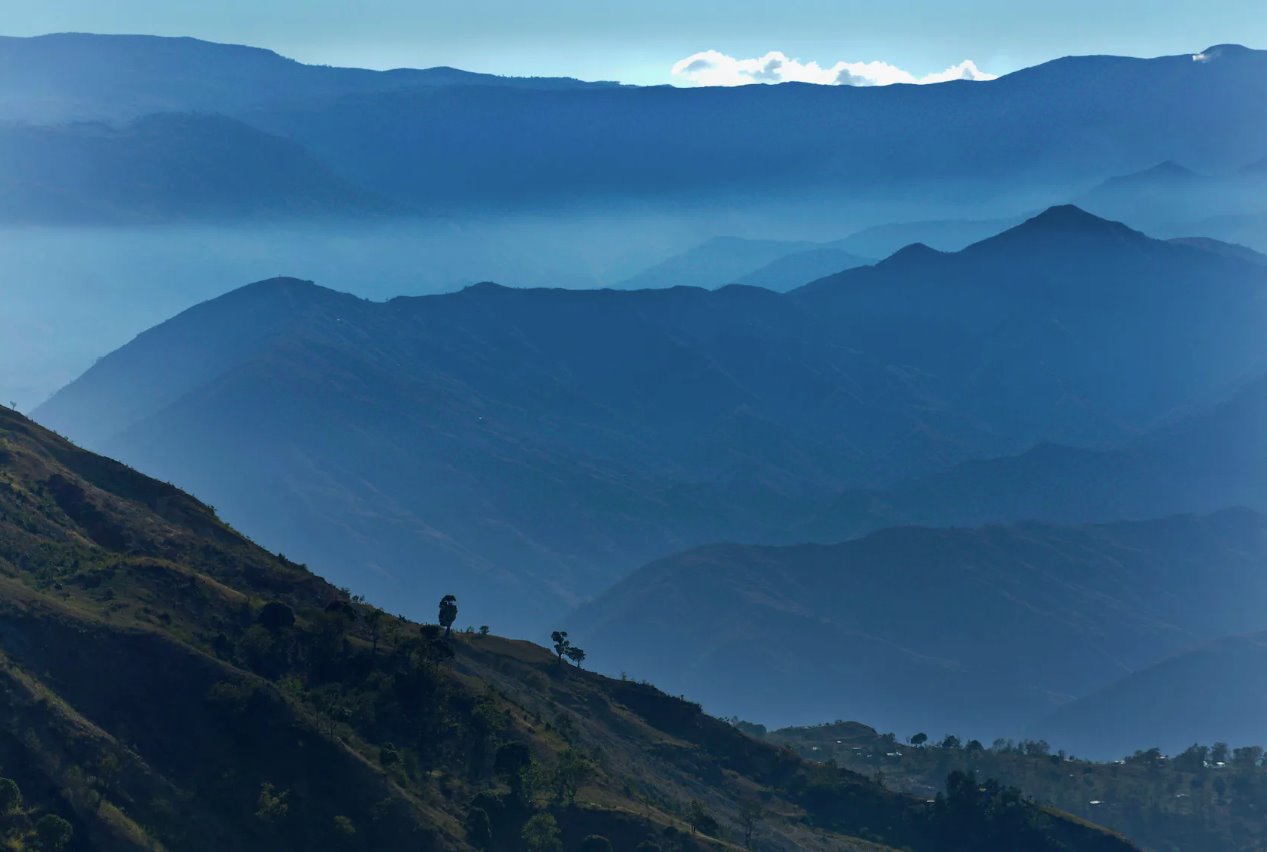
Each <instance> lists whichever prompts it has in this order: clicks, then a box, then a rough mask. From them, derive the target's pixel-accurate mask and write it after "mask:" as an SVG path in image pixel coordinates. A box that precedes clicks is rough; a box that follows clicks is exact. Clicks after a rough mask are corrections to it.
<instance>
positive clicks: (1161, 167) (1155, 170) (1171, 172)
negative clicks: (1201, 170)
mask: <svg viewBox="0 0 1267 852" xmlns="http://www.w3.org/2000/svg"><path fill="white" fill-rule="evenodd" d="M1139 174H1140V175H1155V176H1159V177H1160V176H1166V177H1191V176H1193V175H1195V174H1196V172H1194V171H1193V170H1192V169H1190V168H1188V167H1187V166H1185V165H1181V164H1180V163H1176V162H1175V161H1174V160H1163V161H1162V162H1160V163H1158V164H1157V165H1155V166H1153V167H1152V168H1150V169H1144V170H1143V171H1142V172H1140V173H1139Z"/></svg>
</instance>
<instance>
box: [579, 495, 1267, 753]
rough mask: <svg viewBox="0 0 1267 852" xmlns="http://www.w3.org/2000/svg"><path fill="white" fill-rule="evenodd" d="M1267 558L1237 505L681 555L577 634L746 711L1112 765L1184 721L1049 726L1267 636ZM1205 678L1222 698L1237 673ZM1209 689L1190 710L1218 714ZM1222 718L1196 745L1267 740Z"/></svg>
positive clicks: (587, 615) (609, 601)
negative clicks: (1050, 749)
mask: <svg viewBox="0 0 1267 852" xmlns="http://www.w3.org/2000/svg"><path fill="white" fill-rule="evenodd" d="M1265 561H1267V520H1265V519H1264V517H1263V516H1262V515H1258V514H1254V513H1250V512H1247V511H1244V510H1240V511H1230V512H1225V513H1221V514H1217V515H1213V516H1209V517H1202V518H1198V517H1193V516H1178V517H1174V518H1169V519H1165V520H1157V521H1148V522H1141V523H1119V524H1110V525H1097V526H1088V527H1054V526H1047V525H1039V524H1020V525H1012V526H996V527H984V528H977V529H941V530H935V529H928V528H918V527H896V528H892V529H888V530H884V531H881V532H877V533H874V534H872V535H870V536H867V537H865V538H861V539H857V540H854V541H850V542H846V543H844V544H836V545H798V546H793V547H754V546H738V545H717V546H713V547H706V548H701V549H698V550H692V551H687V552H686V553H683V554H679V555H677V556H673V557H670V558H668V559H663V560H660V561H658V562H654V563H652V564H650V565H648V566H646V567H644V568H642V569H640V570H639V571H637V572H635V573H633V574H632V575H631V576H629V577H628V578H626V579H625V580H623V581H621V582H620V583H619V584H617V585H616V586H614V587H613V588H612V589H610V590H609V591H607V592H606V593H604V594H603V595H602V596H600V597H599V598H598V599H597V600H595V601H594V602H593V603H591V604H589V605H588V606H586V607H584V608H582V609H581V611H580V612H578V613H577V614H576V616H575V617H574V618H573V619H572V622H571V623H572V624H573V625H574V626H575V628H576V629H577V630H578V632H580V633H582V634H583V635H585V636H587V637H589V642H590V644H591V645H592V646H593V647H595V648H599V649H601V653H600V656H601V657H602V658H603V659H604V661H605V662H604V664H603V665H604V666H605V667H607V668H608V669H609V670H611V671H626V672H629V673H630V674H631V675H633V676H639V675H640V674H641V673H643V672H653V673H654V674H655V677H656V678H657V680H658V681H659V682H661V683H663V684H664V685H665V687H666V688H668V689H670V690H689V691H690V692H691V693H692V694H694V695H696V696H698V697H699V698H700V699H701V700H702V701H704V702H705V704H706V705H707V706H709V707H713V708H718V709H719V710H721V709H724V710H725V712H731V713H738V714H740V715H741V716H745V717H748V718H753V719H759V720H766V721H769V722H773V723H775V724H782V723H788V722H805V721H808V720H823V719H841V718H843V719H859V718H861V719H882V720H884V724H886V725H887V726H889V727H891V728H894V729H896V730H897V731H899V732H901V731H918V730H932V731H935V732H938V734H939V735H940V733H941V732H952V733H957V734H959V735H960V736H963V737H965V738H967V737H977V738H983V739H984V738H992V734H991V732H993V736H1009V735H1011V736H1015V735H1019V734H1021V733H1022V732H1025V731H1026V730H1027V729H1028V730H1029V731H1030V732H1031V733H1034V734H1035V735H1045V736H1047V738H1048V739H1049V740H1050V741H1051V742H1054V743H1058V744H1060V746H1062V747H1067V748H1069V749H1071V750H1072V749H1077V753H1078V754H1088V753H1091V754H1096V755H1098V756H1100V757H1112V756H1114V755H1115V754H1120V753H1125V752H1129V751H1130V750H1133V749H1135V748H1148V747H1150V746H1153V745H1157V744H1161V745H1163V746H1165V747H1171V746H1173V745H1178V743H1175V742H1174V736H1175V732H1177V731H1181V730H1186V728H1185V726H1184V725H1182V724H1178V723H1177V722H1175V723H1174V724H1172V725H1171V727H1170V728H1168V729H1167V730H1166V732H1165V733H1166V734H1167V736H1166V737H1165V738H1162V739H1157V737H1158V736H1159V735H1160V734H1161V733H1163V732H1162V731H1160V730H1159V723H1158V724H1152V725H1150V726H1145V725H1143V724H1142V722H1141V720H1140V719H1139V718H1138V717H1137V716H1135V715H1133V709H1134V708H1132V707H1128V706H1126V704H1125V702H1117V703H1113V702H1110V701H1109V700H1107V699H1104V700H1096V699H1094V698H1087V702H1088V703H1087V706H1086V708H1085V709H1083V710H1079V705H1073V706H1072V707H1071V708H1070V709H1069V710H1068V711H1067V712H1068V713H1069V714H1070V718H1071V721H1070V723H1069V724H1063V725H1060V726H1059V727H1058V728H1057V727H1056V726H1055V725H1054V723H1053V726H1052V727H1051V728H1048V727H1046V726H1045V722H1044V721H1042V720H1044V718H1045V717H1046V716H1047V715H1048V714H1049V713H1052V712H1053V711H1054V710H1055V709H1056V708H1057V707H1058V706H1061V705H1063V704H1068V703H1069V702H1071V701H1073V700H1074V699H1079V698H1084V697H1087V696H1091V695H1093V694H1094V693H1097V692H1098V691H1099V690H1101V689H1105V688H1107V687H1109V686H1110V685H1111V684H1115V683H1117V681H1119V680H1120V679H1122V678H1123V677H1124V676H1126V675H1129V674H1131V673H1132V672H1139V671H1141V670H1144V669H1146V668H1147V667H1148V666H1150V665H1152V664H1154V663H1157V662H1159V661H1161V660H1163V659H1165V658H1167V657H1169V656H1171V655H1173V654H1176V653H1179V652H1182V651H1187V650H1188V649H1190V648H1192V647H1193V646H1195V645H1198V644H1200V643H1202V642H1204V641H1208V640H1212V639H1214V638H1216V637H1220V636H1223V635H1225V634H1230V633H1238V632H1243V631H1247V630H1253V629H1259V628H1262V627H1263V626H1265V625H1267V614H1265V613H1264V607H1265V606H1267V573H1264V571H1263V570H1262V568H1263V565H1264V562H1265ZM631 637H636V638H631ZM1207 675H1208V676H1209V677H1210V679H1211V682H1212V683H1213V682H1217V683H1219V684H1221V685H1223V686H1224V692H1225V694H1226V689H1227V684H1228V679H1227V678H1224V677H1223V676H1222V675H1221V674H1218V673H1217V672H1216V670H1214V669H1210V670H1208V671H1207ZM754 678H759V680H760V682H761V684H762V687H761V688H760V689H755V688H753V679H754ZM1192 686H1193V688H1194V689H1195V688H1196V684H1195V681H1193V683H1192ZM1123 688H1125V687H1123ZM1260 691H1261V690H1260ZM1200 695H1201V693H1200V691H1199V690H1198V691H1196V693H1195V694H1194V697H1193V698H1192V699H1191V700H1192V702H1193V705H1194V706H1205V705H1206V703H1209V702H1204V700H1203V699H1202V698H1201V697H1200ZM1253 706H1260V705H1253ZM1237 712H1238V713H1239V712H1240V711H1237ZM1075 713H1076V714H1077V721H1076V723H1075V722H1073V721H1072V716H1073V714H1075ZM1164 715H1165V714H1164V712H1159V713H1158V716H1164ZM1250 717H1251V714H1244V718H1245V719H1246V720H1248V719H1249V718H1250ZM1172 721H1173V720H1172ZM1223 721H1224V720H1223V719H1222V718H1221V717H1212V718H1211V719H1210V720H1209V724H1207V725H1204V726H1197V727H1196V728H1193V730H1192V732H1191V733H1188V734H1186V736H1188V737H1189V739H1191V738H1193V737H1195V738H1197V739H1201V738H1202V737H1206V738H1215V739H1220V738H1221V739H1228V738H1230V737H1231V736H1232V735H1233V734H1234V733H1235V734H1237V735H1239V736H1241V739H1239V740H1237V741H1238V742H1258V741H1261V740H1263V739H1264V738H1267V720H1264V719H1262V718H1259V719H1258V720H1257V722H1256V723H1253V724H1251V723H1249V722H1248V721H1246V724H1245V725H1243V726H1242V727H1241V728H1240V729H1238V730H1232V729H1228V728H1226V727H1223V726H1222V723H1223ZM1132 725H1138V728H1137V729H1136V730H1132V728H1131V726H1132ZM1079 730H1081V731H1083V732H1084V733H1082V734H1081V735H1076V732H1077V731H1079ZM1110 731H1111V733H1110ZM1056 732H1058V733H1059V736H1057V735H1056ZM1097 736H1100V737H1101V739H1100V740H1099V741H1098V742H1097V743H1094V744H1093V743H1092V741H1093V740H1094V739H1095V738H1096V737H1097ZM1186 744H1187V743H1184V745H1186ZM1123 750H1125V752H1124V751H1123Z"/></svg>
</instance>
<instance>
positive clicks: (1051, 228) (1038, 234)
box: [965, 204, 1148, 251]
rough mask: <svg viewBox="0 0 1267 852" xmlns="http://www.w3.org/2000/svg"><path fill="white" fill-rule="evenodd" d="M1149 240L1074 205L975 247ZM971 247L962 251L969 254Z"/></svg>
mask: <svg viewBox="0 0 1267 852" xmlns="http://www.w3.org/2000/svg"><path fill="white" fill-rule="evenodd" d="M1106 238H1112V239H1122V238H1128V239H1141V240H1146V239H1148V238H1147V237H1146V236H1144V235H1143V234H1141V233H1140V232H1139V231H1136V230H1134V229H1132V228H1128V227H1127V226H1126V225H1123V224H1122V223H1121V222H1114V221H1111V220H1109V219H1102V218H1100V217H1099V216H1096V215H1095V214H1094V213H1088V212H1087V211H1086V210H1083V209H1082V208H1081V207H1078V206H1076V205H1073V204H1058V205H1056V206H1055V207H1049V208H1047V209H1046V210H1044V211H1043V212H1042V213H1039V214H1038V215H1037V216H1034V217H1032V218H1030V219H1027V220H1025V221H1024V222H1022V223H1021V224H1019V225H1017V226H1016V227H1015V228H1011V229H1009V230H1007V231H1004V232H1003V233H1001V234H999V235H998V236H995V237H991V238H990V239H988V240H983V241H982V242H980V243H977V245H978V246H981V245H986V244H994V243H996V241H1000V240H1006V241H1013V240H1017V239H1027V240H1028V239H1043V240H1048V239H1057V240H1060V241H1062V242H1068V241H1069V240H1071V239H1075V240H1077V239H1082V240H1085V239H1106ZM972 248H974V247H972V246H970V247H969V248H968V249H965V251H970V250H971V249H972Z"/></svg>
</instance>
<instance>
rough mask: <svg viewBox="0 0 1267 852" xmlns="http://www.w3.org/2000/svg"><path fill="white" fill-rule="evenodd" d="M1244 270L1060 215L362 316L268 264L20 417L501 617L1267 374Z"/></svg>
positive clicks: (337, 564) (841, 516) (369, 306)
mask: <svg viewBox="0 0 1267 852" xmlns="http://www.w3.org/2000/svg"><path fill="white" fill-rule="evenodd" d="M1264 282H1267V269H1264V268H1263V267H1260V266H1258V265H1256V264H1252V263H1249V262H1247V261H1244V260H1241V259H1239V258H1236V257H1228V256H1226V255H1225V254H1224V253H1222V252H1211V251H1206V250H1204V249H1201V248H1199V247H1193V246H1189V245H1176V244H1171V243H1166V242H1162V241H1157V240H1151V239H1149V238H1147V237H1145V236H1143V235H1142V234H1139V233H1137V232H1134V231H1131V230H1130V229H1127V228H1125V227H1123V226H1121V225H1116V224H1113V223H1109V222H1105V221H1103V220H1099V219H1096V218H1095V217H1091V216H1089V215H1087V214H1084V213H1081V212H1080V211H1077V210H1073V209H1056V210H1053V211H1049V212H1048V213H1046V214H1044V215H1042V216H1039V217H1036V218H1035V219H1033V220H1031V221H1029V222H1027V223H1025V224H1024V225H1021V226H1018V227H1017V228H1014V229H1012V230H1010V231H1008V232H1005V233H1004V234H1002V235H1000V236H998V237H995V238H992V239H990V240H987V241H985V242H982V243H979V244H976V245H974V246H972V247H970V248H968V249H966V250H964V251H963V252H960V253H957V254H942V253H938V252H935V251H933V250H931V249H927V248H918V247H912V248H908V249H906V250H904V251H902V252H899V253H898V254H897V255H895V256H893V257H892V258H890V259H888V260H886V261H884V262H882V263H880V264H878V265H876V266H874V267H862V268H859V269H855V270H850V271H847V272H844V273H841V274H839V275H837V276H833V277H830V278H827V279H823V280H820V281H818V282H816V283H814V284H812V285H810V286H807V287H804V288H801V289H799V290H796V291H794V292H792V293H789V294H777V293H773V292H770V291H767V290H763V289H758V288H753V287H740V286H731V287H725V288H722V289H721V290H717V291H711V292H710V291H704V290H700V289H690V288H671V289H667V290H646V291H597V292H573V291H551V290H534V291H524V290H510V289H507V288H502V287H497V286H495V285H480V286H477V287H473V288H469V289H467V290H465V291H462V292H461V293H457V294H451V295H446V296H434V297H423V298H414V299H396V300H393V301H391V302H387V303H383V304H375V303H369V302H363V301H360V300H358V299H355V298H352V297H350V296H346V295H342V294H337V293H333V292H331V291H328V290H323V289H321V288H319V287H315V286H313V285H310V284H304V283H302V282H296V281H287V280H278V281H271V282H263V283H261V284H257V285H253V286H251V287H248V288H244V289H243V290H240V291H237V292H235V293H232V294H230V295H228V296H225V297H223V298H220V299H217V300H214V301H212V302H208V303H206V304H204V305H202V306H199V307H197V308H195V309H193V310H190V311H188V312H186V313H185V314H182V315H181V316H179V317H177V318H175V319H173V320H172V321H170V322H168V323H165V324H163V325H161V326H159V327H157V328H155V329H153V330H151V331H149V332H147V333H145V334H143V335H141V336H140V337H138V338H137V339H136V340H135V341H134V342H133V343H131V344H129V345H128V346H126V347H124V348H122V349H121V350H119V351H117V352H115V353H114V354H112V355H110V356H108V357H106V358H104V359H102V360H101V361H100V362H99V363H98V364H97V365H96V366H95V367H93V368H92V369H91V370H89V371H88V373H86V374H85V375H84V376H83V377H81V378H80V379H79V380H77V381H76V382H75V383H73V384H72V385H70V386H69V387H67V388H66V389H64V390H63V391H61V392H60V393H59V394H58V395H57V396H55V397H54V398H53V399H52V400H51V401H50V402H49V403H48V404H46V405H45V406H43V407H42V408H40V409H39V410H38V412H37V415H38V416H39V417H40V418H41V420H43V421H44V422H46V423H48V424H49V425H50V426H53V427H54V428H57V429H59V430H61V431H63V432H65V433H67V434H69V435H71V436H73V437H75V438H76V439H77V440H82V441H84V442H85V443H86V444H87V445H89V446H91V447H93V448H94V449H101V450H106V451H108V452H110V453H112V454H115V455H117V456H119V457H121V458H123V459H125V460H126V461H128V462H129V463H132V464H135V465H137V466H138V467H139V468H141V469H143V470H146V471H149V472H151V473H153V474H156V475H159V476H163V477H166V478H170V479H172V480H173V481H176V482H179V483H181V484H182V485H184V486H186V487H189V488H191V489H193V490H194V491H195V492H196V493H197V494H199V495H200V496H201V497H204V498H206V499H209V500H211V501H213V502H214V503H216V504H217V505H218V506H220V507H221V508H222V509H223V511H224V512H225V515H226V517H228V518H229V519H230V520H231V521H232V522H234V523H235V524H239V525H241V527H242V528H243V529H244V530H246V531H247V532H248V533H251V534H253V535H259V536H260V537H261V538H266V539H268V540H270V541H274V542H277V543H278V544H279V545H280V546H283V547H284V548H286V551H287V552H288V553H292V554H295V555H296V556H299V557H301V558H303V559H304V560H305V561H309V562H311V563H312V564H314V565H317V566H319V567H320V568H321V570H322V571H324V572H326V573H328V574H329V575H330V576H331V577H332V578H333V579H335V580H336V581H338V582H350V580H351V578H356V582H357V585H359V586H360V587H362V588H364V589H365V590H366V592H367V593H370V594H377V595H387V594H390V595H391V596H392V597H393V599H395V600H398V601H399V602H400V603H401V605H402V606H410V605H413V599H412V598H411V592H410V589H411V588H412V587H413V586H414V585H415V584H416V582H417V578H419V577H434V578H442V579H443V580H444V582H445V583H446V584H453V585H454V587H455V589H456V592H457V593H461V594H465V595H468V596H470V597H472V599H477V600H480V601H482V603H483V605H484V606H485V607H486V608H487V609H489V610H490V611H496V612H497V613H498V620H499V621H500V622H502V623H510V624H514V625H515V626H516V627H517V628H518V627H523V628H524V629H526V628H528V627H537V626H539V624H538V623H537V622H538V621H539V620H540V619H543V618H547V617H549V613H550V612H552V611H554V610H557V609H561V608H563V607H565V606H566V605H567V604H569V603H574V602H576V601H578V600H580V599H582V598H584V597H586V596H588V595H592V594H595V593H597V592H598V591H600V590H601V589H602V588H604V587H605V586H607V585H608V584H609V583H610V582H612V581H613V580H615V579H616V578H618V577H620V576H621V575H623V574H624V573H626V572H628V571H630V570H633V569H634V568H635V567H637V566H638V565H640V564H642V563H645V562H647V561H649V560H651V559H653V558H655V557H657V556H660V555H663V554H665V553H669V552H673V551H676V550H681V549H683V548H686V547H689V546H692V545H698V544H704V543H707V542H711V541H718V540H738V541H745V542H758V541H764V542H773V543H777V542H791V541H795V540H797V538H800V537H804V536H805V535H806V533H807V530H810V529H812V530H813V531H814V532H815V534H816V535H817V536H818V537H820V538H822V539H823V540H839V539H841V538H843V537H845V536H847V535H849V534H851V533H853V532H855V531H857V530H858V529H859V528H860V526H859V525H860V524H862V528H867V527H866V526H865V525H866V524H868V523H871V522H872V521H871V519H869V518H866V517H864V518H863V519H862V520H861V521H860V517H859V513H857V512H855V511H846V512H838V511H836V510H835V509H831V510H829V507H832V506H833V504H838V503H839V500H840V498H839V495H840V494H841V493H843V492H846V491H850V490H851V489H858V488H865V489H877V488H879V489H883V488H887V487H892V486H893V485H895V484H897V483H899V482H903V481H905V480H909V479H913V478H914V479H918V478H920V477H923V476H928V475H931V474H935V473H937V472H939V471H944V470H947V469H949V468H952V467H953V466H954V465H956V464H958V463H961V462H965V461H968V460H971V459H986V458H994V457H1000V456H1006V455H1009V454H1016V453H1022V452H1024V451H1025V450H1027V449H1029V448H1030V447H1032V446H1034V445H1035V444H1040V443H1043V442H1067V443H1076V444H1084V445H1092V444H1099V445H1102V446H1103V447H1105V448H1114V447H1121V446H1124V445H1126V444H1127V443H1129V442H1131V441H1134V440H1136V439H1137V437H1138V436H1139V435H1140V434H1144V433H1146V432H1148V431H1149V430H1155V429H1157V428H1159V427H1161V426H1162V425H1164V424H1168V423H1170V422H1172V421H1174V420H1175V419H1176V418H1177V417H1178V415H1179V414H1180V413H1183V412H1189V411H1191V412H1197V411H1203V410H1206V409H1208V408H1209V407H1210V406H1211V405H1213V404H1214V403H1215V402H1217V401H1218V399H1219V396H1218V395H1219V394H1220V393H1224V394H1226V393H1230V389H1232V388H1234V387H1235V386H1237V383H1238V382H1240V381H1241V377H1242V376H1244V375H1254V374H1267V367H1265V366H1264V359H1265V358H1267V344H1264V343H1263V341H1262V336H1261V334H1260V329H1261V328H1262V327H1263V326H1264V323H1267V304H1265V303H1264V300H1263V297H1262V294H1263V293H1264V292H1267V291H1265V290H1264ZM1215 329H1217V334H1215V333H1214V330H1215ZM229 460H232V461H233V463H232V464H229V463H228V462H229ZM1001 481H1007V480H1006V478H1003V479H1001ZM987 482H988V480H987ZM972 487H976V488H979V489H981V490H985V491H986V492H987V494H990V493H993V492H992V491H991V488H992V486H991V485H988V484H987V485H980V484H975V485H974V484H970V485H965V486H960V487H959V489H958V490H959V491H960V492H963V493H969V489H970V488H972ZM283 495H290V496H289V498H287V497H284V496H283ZM1052 499H1053V501H1054V500H1055V498H1052ZM939 501H942V498H940V497H938V498H937V499H934V500H931V501H930V502H932V503H933V504H934V505H938V504H939ZM1103 502H1107V503H1109V504H1110V505H1112V500H1111V499H1110V498H1104V501H1103ZM940 504H941V505H944V501H943V502H941V503H940ZM1219 505H1227V504H1226V503H1220V504H1219ZM1028 508H1030V504H1029V503H1018V505H1017V506H1016V507H1015V511H1016V512H1017V513H1020V512H1022V510H1024V509H1028ZM1008 517H1009V518H1016V517H1025V515H1024V514H1011V515H1009V516H1008ZM934 522H935V521H934ZM366 578H368V579H366Z"/></svg>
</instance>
